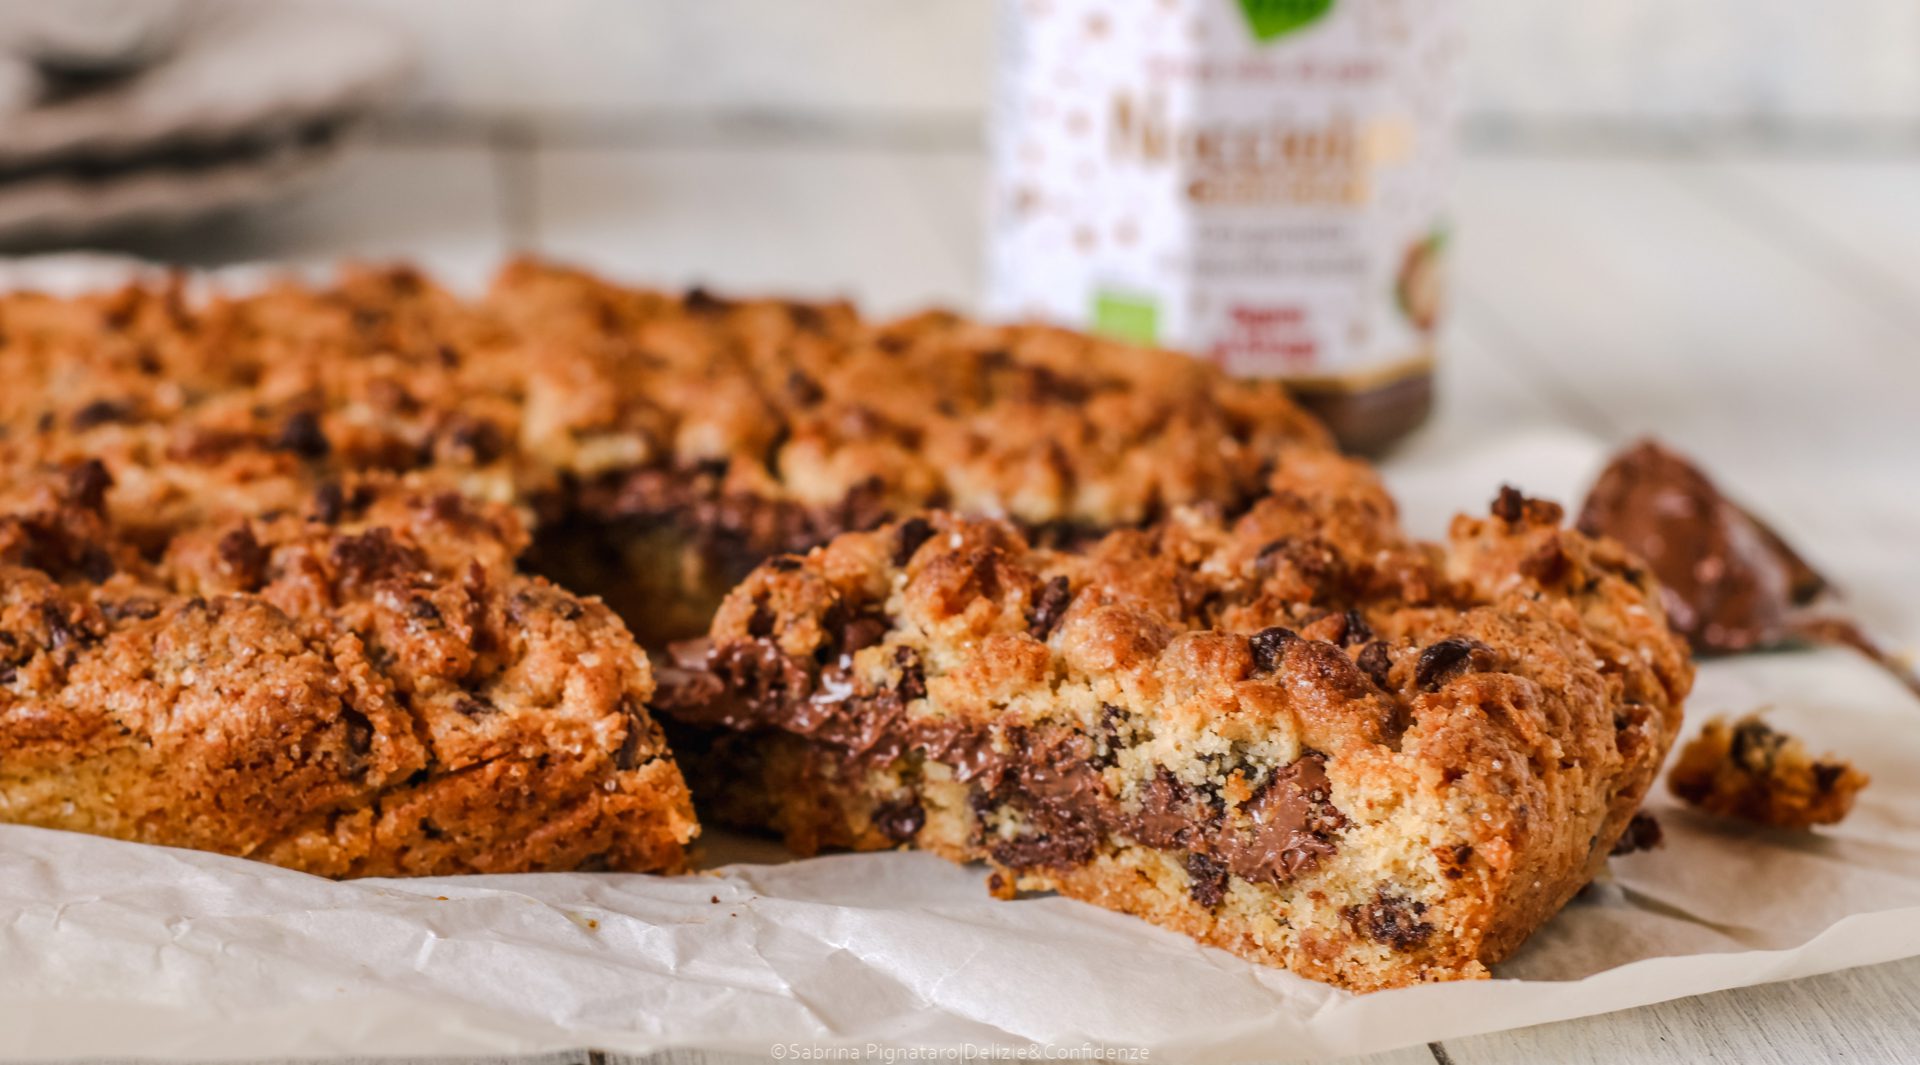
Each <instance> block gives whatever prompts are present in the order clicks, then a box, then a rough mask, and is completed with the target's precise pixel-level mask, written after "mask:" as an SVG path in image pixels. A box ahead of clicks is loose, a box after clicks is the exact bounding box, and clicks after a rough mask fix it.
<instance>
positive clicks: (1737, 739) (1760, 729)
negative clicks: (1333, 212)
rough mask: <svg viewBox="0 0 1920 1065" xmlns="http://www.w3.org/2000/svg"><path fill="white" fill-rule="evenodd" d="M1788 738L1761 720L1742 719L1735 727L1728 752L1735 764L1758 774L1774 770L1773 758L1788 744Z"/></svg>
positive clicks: (1762, 774)
mask: <svg viewBox="0 0 1920 1065" xmlns="http://www.w3.org/2000/svg"><path fill="white" fill-rule="evenodd" d="M1786 742H1787V738H1786V737H1785V736H1782V735H1781V734H1780V733H1778V732H1775V731H1773V730H1772V729H1770V728H1768V727H1767V725H1766V723H1765V722H1762V721H1759V720H1749V721H1742V722H1740V723H1739V724H1738V725H1735V726H1734V729H1733V740H1732V744H1731V747H1730V748H1729V751H1728V753H1729V754H1730V755H1731V756H1732V758H1733V762H1734V764H1735V765H1738V766H1740V767H1741V768H1743V769H1745V770H1746V771H1747V772H1749V773H1752V774H1755V775H1756V776H1765V775H1766V774H1768V773H1771V772H1772V771H1773V760H1774V758H1775V757H1776V756H1777V755H1778V754H1779V753H1780V748H1782V747H1784V746H1786Z"/></svg>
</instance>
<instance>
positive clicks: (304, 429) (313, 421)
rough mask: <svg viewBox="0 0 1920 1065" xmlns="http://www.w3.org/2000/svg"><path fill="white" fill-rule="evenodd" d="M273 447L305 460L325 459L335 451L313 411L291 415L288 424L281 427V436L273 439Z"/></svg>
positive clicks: (297, 412)
mask: <svg viewBox="0 0 1920 1065" xmlns="http://www.w3.org/2000/svg"><path fill="white" fill-rule="evenodd" d="M273 446H274V447H275V448H276V449H278V450H280V451H291V452H293V453H294V454H296V455H298V456H300V457H301V458H303V459H323V458H326V457H327V454H328V453H329V452H331V451H332V450H333V444H332V442H331V441H329V440H328V439H327V434H326V433H324V432H322V431H321V429H320V419H319V417H318V416H316V415H315V414H314V413H313V412H312V411H304V410H303V411H295V412H294V413H293V414H292V415H289V416H288V418H287V420H286V423H285V424H284V425H282V426H281V427H280V434H279V435H278V436H276V437H274V438H273Z"/></svg>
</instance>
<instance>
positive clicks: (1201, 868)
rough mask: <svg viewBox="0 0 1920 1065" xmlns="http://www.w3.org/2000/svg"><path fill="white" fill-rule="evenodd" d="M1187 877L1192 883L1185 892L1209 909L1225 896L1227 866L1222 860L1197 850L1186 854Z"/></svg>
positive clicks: (1218, 903)
mask: <svg viewBox="0 0 1920 1065" xmlns="http://www.w3.org/2000/svg"><path fill="white" fill-rule="evenodd" d="M1187 878H1188V879H1189V880H1191V881H1193V883H1192V884H1191V885H1190V886H1189V887H1188V888H1187V894H1189V895H1191V896H1193V901H1195V902H1197V903H1199V904H1200V905H1202V906H1204V907H1206V908H1207V909H1209V910H1211V909H1213V908H1214V907H1216V906H1218V905H1220V901H1221V900H1222V899H1224V898H1226V897H1227V867H1226V864H1225V863H1224V862H1221V861H1219V860H1218V859H1216V858H1213V857H1212V856H1210V855H1206V854H1202V853H1200V852H1199V851H1190V852H1188V854H1187Z"/></svg>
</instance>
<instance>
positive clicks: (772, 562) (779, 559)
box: [767, 555, 806, 573]
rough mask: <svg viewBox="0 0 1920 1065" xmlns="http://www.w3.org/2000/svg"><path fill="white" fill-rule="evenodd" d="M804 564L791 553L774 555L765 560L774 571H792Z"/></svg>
mask: <svg viewBox="0 0 1920 1065" xmlns="http://www.w3.org/2000/svg"><path fill="white" fill-rule="evenodd" d="M804 565H806V563H804V562H802V561H800V559H798V558H796V557H795V556H793V555H775V556H773V557H772V558H770V559H768V560H767V566H768V567H769V568H770V569H772V570H773V571H774V572H776V573H792V572H793V571H794V570H797V569H799V568H800V567H802V566H804Z"/></svg>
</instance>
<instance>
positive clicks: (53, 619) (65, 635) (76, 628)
mask: <svg viewBox="0 0 1920 1065" xmlns="http://www.w3.org/2000/svg"><path fill="white" fill-rule="evenodd" d="M40 620H41V621H43V622H45V623H46V626H47V645H48V646H49V647H51V648H52V649H53V650H55V651H58V650H60V649H61V648H63V647H66V646H68V645H69V644H77V645H82V646H84V645H86V644H89V643H92V642H93V640H94V636H93V634H92V633H90V632H88V631H87V630H86V629H85V628H84V627H83V626H82V625H81V624H80V623H79V622H77V621H75V620H74V619H73V618H72V617H70V616H68V614H67V608H66V605H65V604H63V603H59V602H56V601H54V600H52V599H47V600H43V601H42V602H41V603H40Z"/></svg>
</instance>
